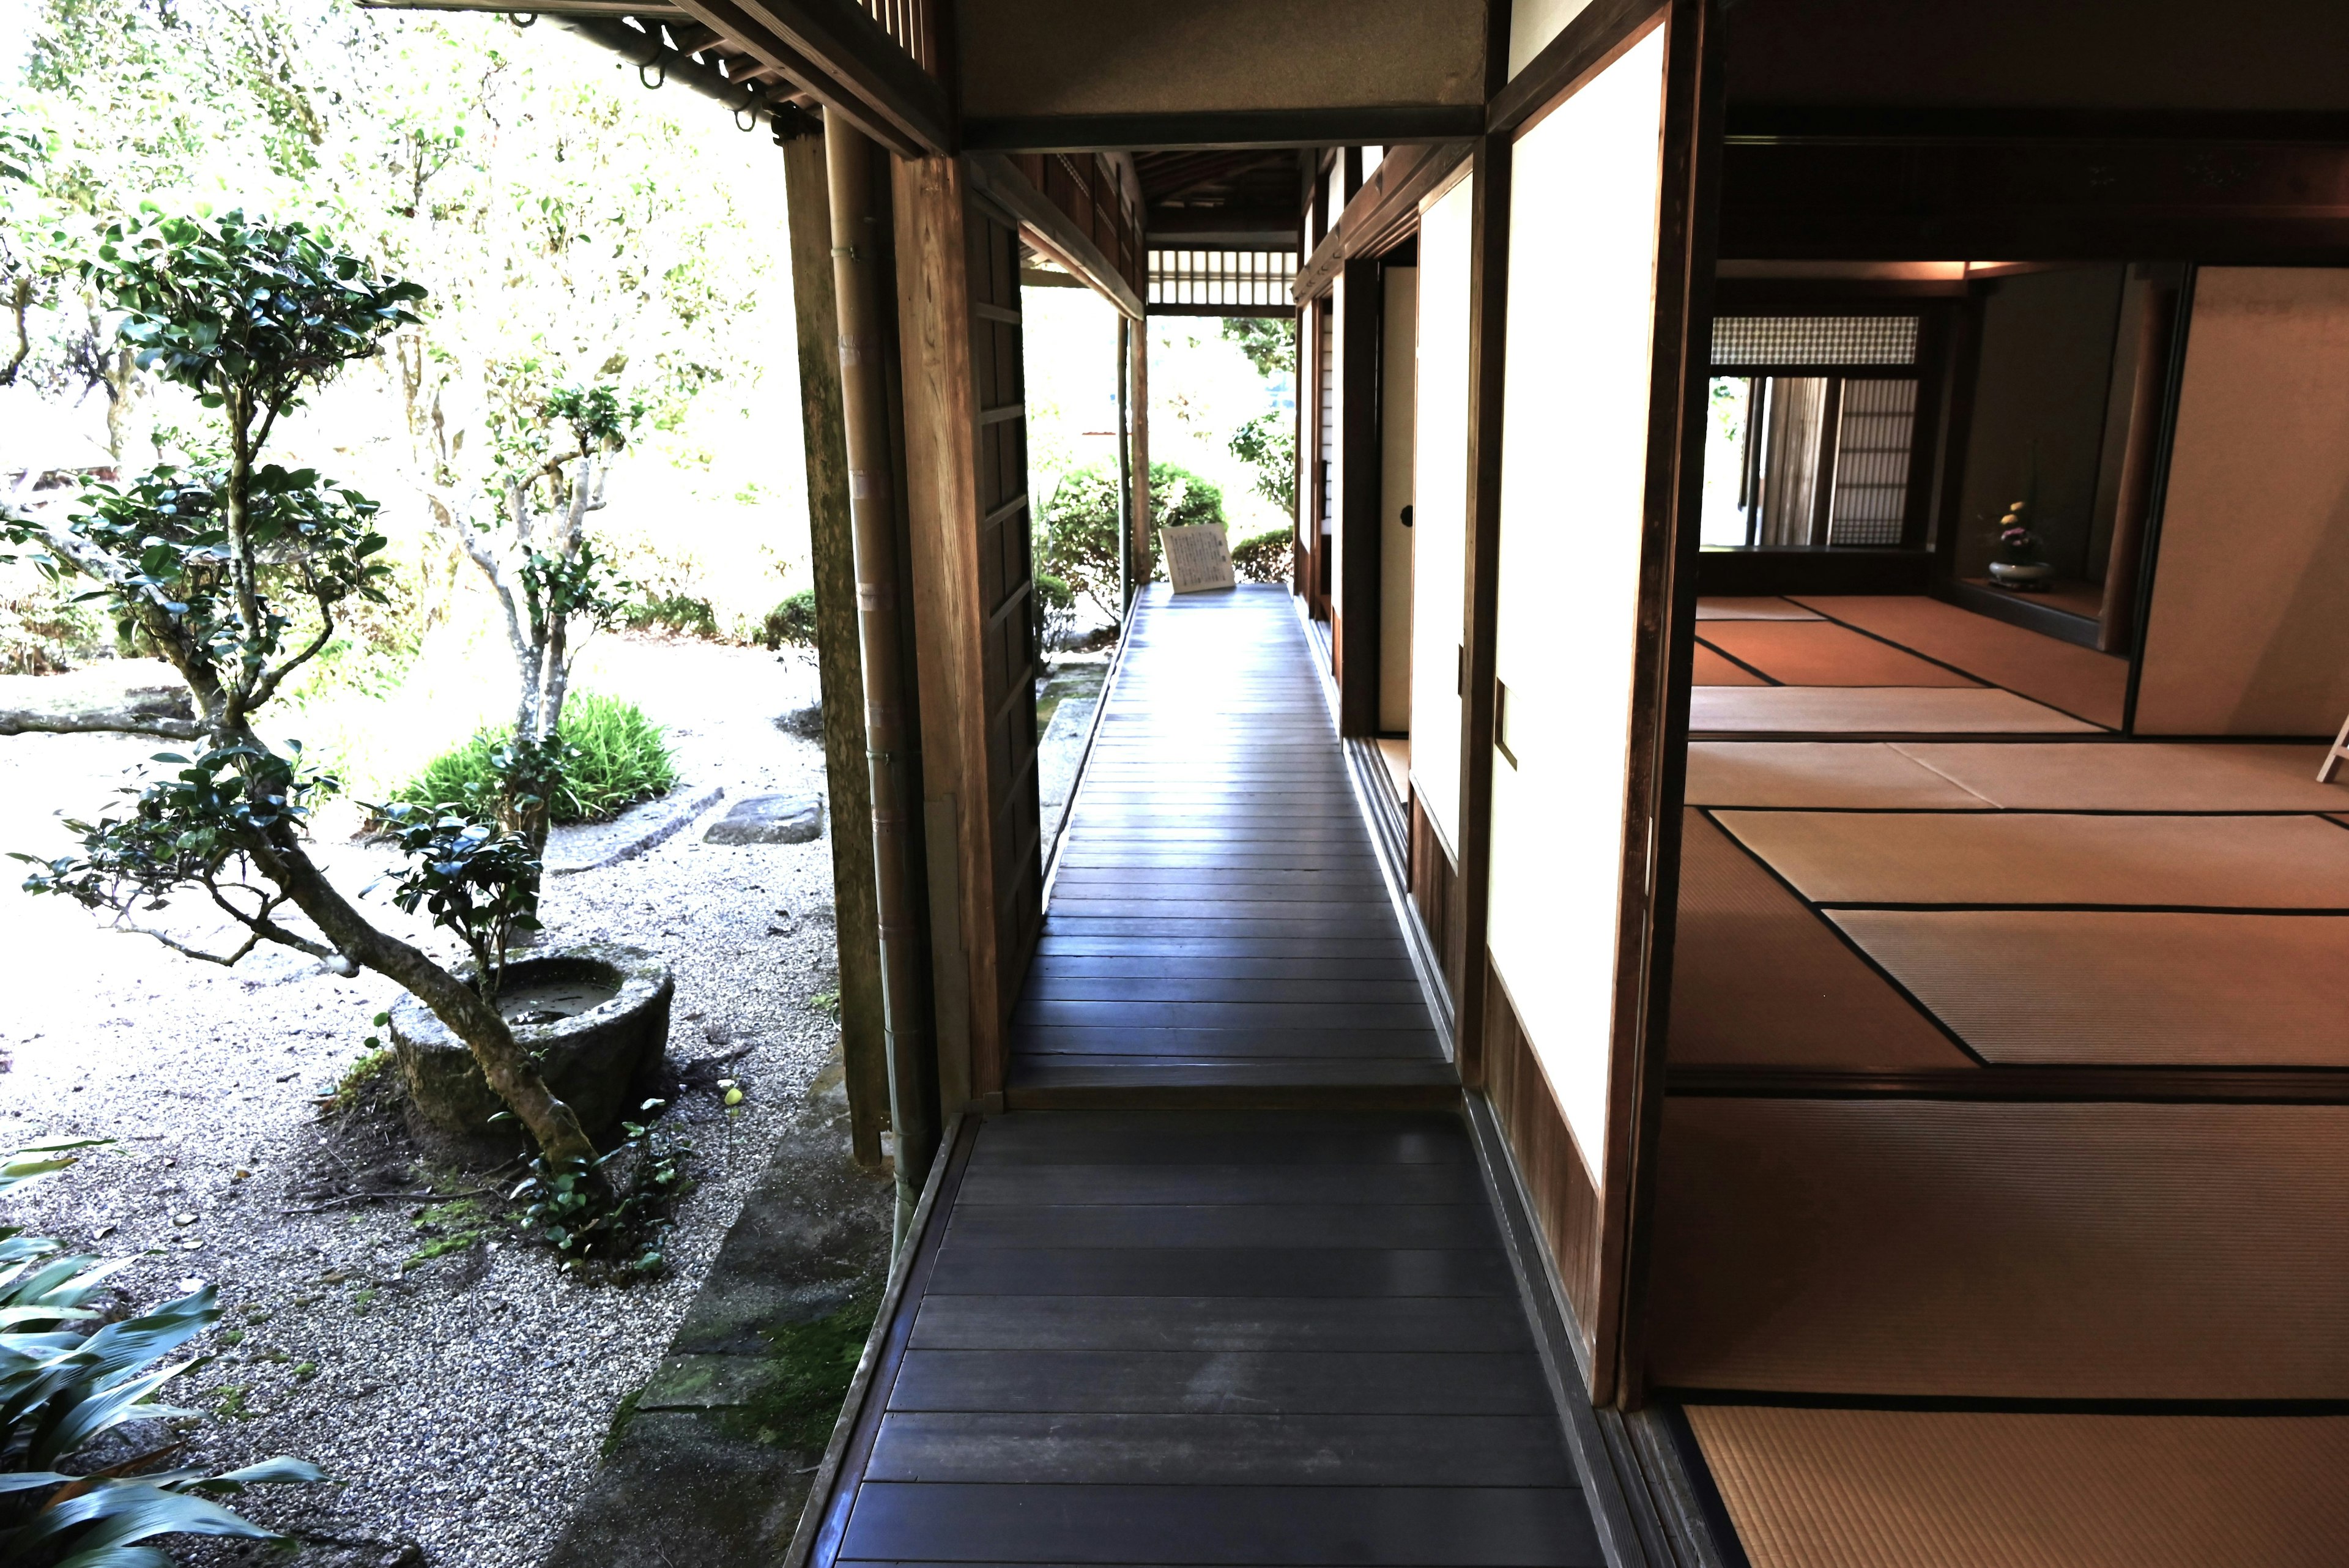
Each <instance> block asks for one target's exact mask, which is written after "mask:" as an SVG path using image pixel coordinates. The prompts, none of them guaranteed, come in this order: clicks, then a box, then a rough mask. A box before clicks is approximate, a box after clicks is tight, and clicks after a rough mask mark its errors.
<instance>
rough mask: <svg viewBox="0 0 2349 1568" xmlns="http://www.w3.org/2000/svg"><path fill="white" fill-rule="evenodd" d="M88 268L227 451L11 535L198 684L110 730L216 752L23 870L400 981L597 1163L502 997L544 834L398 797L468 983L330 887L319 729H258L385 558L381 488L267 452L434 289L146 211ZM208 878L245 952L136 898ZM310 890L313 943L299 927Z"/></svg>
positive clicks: (192, 887) (275, 226)
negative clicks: (77, 847) (317, 806)
mask: <svg viewBox="0 0 2349 1568" xmlns="http://www.w3.org/2000/svg"><path fill="white" fill-rule="evenodd" d="M87 272H88V277H89V280H90V281H91V282H92V283H94V284H95V285H96V286H98V289H99V290H100V292H101V293H103V294H104V295H105V296H107V297H108V298H109V299H110V300H111V301H112V302H113V304H114V305H115V306H116V307H117V308H119V310H120V311H121V312H122V321H121V326H120V332H121V336H122V337H123V339H124V340H125V341H127V342H129V343H130V344H131V345H133V346H134V347H135V348H136V350H137V352H138V356H139V358H140V362H141V364H142V365H143V366H144V367H146V368H147V369H150V370H152V371H153V372H154V373H156V374H158V375H160V377H162V378H163V379H166V380H169V381H172V382H175V383H177V384H179V385H181V386H183V387H186V388H189V389H191V390H193V391H194V392H195V393H196V394H197V396H198V398H199V399H200V400H201V401H202V404H203V405H204V406H205V407H206V408H208V409H211V410H214V411H216V412H217V414H218V415H219V417H220V421H221V423H222V426H223V427H224V429H223V431H222V434H223V436H224V441H223V447H224V450H225V452H226V454H227V455H226V458H225V460H224V462H222V463H221V464H220V465H219V466H217V467H216V468H206V469H202V470H201V471H197V470H191V471H181V470H176V469H172V468H168V467H166V468H158V469H156V470H155V471H153V472H150V473H148V474H146V475H145V476H143V477H141V478H139V479H136V480H133V481H131V482H129V483H126V484H121V485H117V486H109V485H98V486H94V487H93V488H92V489H91V491H90V492H88V493H87V494H86V495H85V497H84V504H83V509H82V510H81V511H79V512H78V514H74V515H72V516H71V517H69V518H68V519H67V520H66V521H65V522H62V523H57V524H45V523H35V522H31V521H27V520H24V519H15V518H11V519H6V520H5V521H4V522H0V528H5V533H6V535H7V537H8V539H9V540H10V542H11V543H13V544H15V545H38V546H39V547H40V549H41V551H42V561H43V565H44V567H45V569H47V570H48V571H51V572H53V573H55V574H57V575H58V576H77V577H79V578H81V579H84V580H86V581H87V582H88V584H90V585H91V591H92V593H93V595H94V596H95V597H99V598H102V599H103V600H105V601H106V602H107V604H108V605H109V607H111V608H112V610H113V611H114V613H115V615H116V616H117V617H118V618H119V620H120V621H122V622H123V623H125V624H126V626H127V627H128V628H130V629H132V630H135V631H136V632H137V633H138V634H139V635H140V636H141V637H142V638H143V639H146V640H147V641H149V642H150V643H151V644H152V646H153V647H154V648H155V649H157V650H158V651H160V654H161V655H162V657H163V658H164V659H167V660H169V661H170V662H171V666H172V667H173V668H174V669H175V670H178V671H179V673H180V675H181V677H182V678H183V679H184V680H186V682H187V685H188V690H189V693H190V695H191V700H192V713H193V716H192V718H190V719H150V720H138V719H134V718H131V717H129V716H125V717H124V719H123V721H122V722H120V723H119V725H117V726H114V727H118V728H121V729H124V730H127V731H129V732H137V733H146V734H156V735H161V736H163V737H165V738H168V739H172V740H178V741H188V742H197V743H198V744H199V745H200V746H201V747H202V750H201V751H200V753H198V754H197V755H195V756H194V757H192V758H191V757H186V756H181V755H176V754H171V753H165V754H164V755H162V756H160V757H159V758H158V759H157V760H158V761H159V762H165V763H174V764H177V765H178V768H179V771H178V772H177V773H176V774H172V775H171V776H170V777H168V778H164V779H160V780H158V781H156V782H153V783H150V784H148V785H147V786H146V787H145V788H144V789H143V790H142V791H140V792H138V793H137V798H136V803H135V806H134V808H133V809H132V810H131V811H129V813H128V814H127V815H121V816H119V817H118V816H109V817H107V818H104V819H102V820H100V821H98V822H97V823H95V824H87V823H77V824H75V825H74V826H75V827H76V829H77V831H78V832H79V833H80V834H81V836H82V848H81V852H80V853H79V854H78V855H73V856H67V857H63V858H60V859H57V860H53V861H48V862H37V861H36V862H35V864H36V867H37V868H36V871H35V872H34V874H33V875H32V876H31V877H28V878H27V879H26V884H25V885H26V888H27V889H28V890H30V891H33V892H36V893H52V894H59V895H63V896H65V897H68V898H74V899H76V900H78V901H79V902H80V903H82V904H84V905H87V906H88V907H90V908H92V909H102V910H108V911H111V912H112V913H113V914H114V916H115V917H116V919H117V920H118V922H119V923H121V924H124V925H126V926H128V927H129V928H130V929H145V930H147V932H148V934H150V935H152V936H155V937H157V938H159V939H160V940H163V941H165V942H166V943H167V944H168V945H170V946H171V947H172V948H174V949H175V950H178V951H181V952H182V953H186V954H188V955H189V956H190V957H193V958H199V959H204V960H207V961H212V962H218V963H234V962H235V961H237V960H239V959H241V958H243V956H244V955H245V954H246V953H248V952H251V951H252V950H254V948H255V947H257V946H258V945H259V944H261V943H263V942H274V943H277V944H279V945H282V946H285V947H288V948H292V949H294V950H296V951H300V952H304V953H308V954H310V955H312V956H314V957H316V958H318V959H320V960H322V961H326V963H327V964H329V965H330V966H331V967H333V968H335V969H336V970H337V971H340V972H343V973H345V974H354V973H357V971H359V970H361V969H367V970H372V971H375V972H377V973H378V974H382V975H385V976H387V977H388V978H389V979H391V980H393V981H397V982H398V983H399V984H400V985H402V986H404V987H406V988H407V989H408V990H409V992H412V993H414V994H415V995H416V997H417V998H418V999H419V1001H421V1002H423V1003H424V1004H425V1005H426V1006H427V1007H429V1009H430V1010H431V1011H432V1012H433V1013H434V1014H435V1015H436V1016H438V1017H439V1018H440V1021H441V1022H442V1023H445V1024H446V1025H447V1026H448V1027H449V1029H450V1032H451V1033H454V1034H455V1035H456V1036H457V1037H458V1038H460V1039H461V1040H462V1041H464V1043H465V1044H466V1045H467V1047H468V1048H469V1049H470V1050H471V1054H472V1055H473V1057H474V1059H475V1060H476V1061H477V1062H478V1063H479V1064H481V1071H482V1074H483V1075H484V1076H485V1077H486V1078H487V1079H488V1081H489V1083H490V1085H491V1086H492V1088H493V1089H494V1090H496V1092H497V1094H498V1096H499V1097H500V1098H501V1099H502V1100H503V1101H504V1102H505V1104H506V1106H508V1107H509V1108H510V1109H512V1112H513V1113H514V1115H515V1116H517V1117H518V1118H520V1120H521V1121H522V1122H523V1125H524V1126H525V1127H528V1128H529V1130H530V1132H531V1134H532V1136H533V1137H535V1138H536V1140H537V1141H538V1144H539V1147H540V1149H541V1151H542V1152H543V1156H544V1158H546V1159H547V1160H548V1161H550V1162H553V1163H554V1164H556V1165H568V1164H571V1163H573V1162H578V1163H579V1164H580V1165H581V1166H582V1167H583V1168H585V1167H586V1162H589V1161H591V1160H593V1159H594V1158H595V1148H594V1147H593V1145H592V1144H591V1143H590V1141H589V1140H588V1138H587V1136H586V1134H585V1131H584V1130H583V1128H582V1127H581V1126H580V1122H579V1118H578V1117H577V1116H576V1115H574V1113H573V1111H572V1109H571V1107H570V1106H567V1105H566V1104H564V1102H563V1101H562V1100H560V1099H558V1098H556V1097H555V1096H554V1094H553V1093H552V1092H551V1091H550V1090H549V1089H548V1088H547V1086H546V1083H545V1081H544V1079H543V1077H541V1075H540V1074H539V1072H538V1069H537V1067H536V1066H535V1065H534V1064H533V1063H532V1061H531V1059H530V1056H529V1054H527V1053H526V1052H525V1051H524V1050H523V1048H522V1047H521V1046H520V1045H519V1044H517V1043H516V1042H515V1040H514V1037H513V1033H512V1031H511V1030H510V1029H509V1028H508V1027H507V1025H506V1023H505V1021H504V1019H503V1018H502V1016H501V1015H500V1013H499V1012H498V1009H497V1007H496V1005H495V1001H494V998H495V987H496V961H497V960H498V958H500V957H502V944H503V940H504V938H505V936H506V934H507V933H508V932H510V931H511V930H512V929H516V928H517V927H520V928H523V929H527V928H528V927H530V926H532V925H533V924H534V923H535V921H534V912H535V909H536V904H537V897H538V879H539V874H540V866H539V861H538V859H537V857H536V855H535V853H534V852H533V850H532V847H531V846H530V845H529V844H528V842H527V841H526V840H524V839H523V838H520V837H517V836H514V835H513V834H512V833H510V832H504V831H501V830H500V829H499V827H498V826H496V825H495V824H492V823H487V822H483V821H481V820H478V819H476V818H474V817H471V816H470V815H467V814H466V813H465V812H463V811H461V810H452V809H449V808H442V809H440V810H438V811H434V812H431V813H429V814H423V815H417V814H413V813H408V812H403V811H401V810H400V808H394V811H395V813H396V814H398V815H399V820H400V826H401V830H402V831H401V843H402V847H403V848H404V849H406V850H407V851H408V852H409V855H410V857H411V859H412V866H411V869H410V870H409V874H408V876H407V877H406V879H405V880H404V881H403V882H402V883H401V884H400V885H399V887H398V889H397V890H396V892H395V895H394V897H395V899H396V900H397V901H398V902H399V903H400V904H401V905H402V906H403V907H405V908H408V909H415V908H416V907H417V906H418V905H419V903H423V904H428V905H429V909H430V912H431V915H432V917H433V919H435V920H436V922H437V923H439V924H440V925H442V926H444V927H446V928H447V929H450V930H452V931H454V932H456V933H457V934H458V935H459V936H460V939H462V940H465V941H466V942H467V945H468V946H469V947H470V948H471V950H472V951H473V953H474V956H475V958H476V960H477V961H478V963H479V966H480V967H479V970H478V972H477V974H476V976H475V981H474V983H473V984H468V983H466V981H463V980H461V979H460V978H459V977H458V976H457V975H456V974H454V973H452V972H451V971H449V970H448V969H445V968H443V967H442V966H441V965H440V964H439V963H437V962H435V961H433V960H432V959H431V958H430V957H429V956H428V955H427V954H425V953H424V952H423V951H421V950H419V949H418V948H416V947H414V946H412V945H411V944H409V943H408V942H405V941H402V940H399V939H398V938H396V937H394V936H392V935H390V934H389V933H388V932H386V931H383V930H381V929H378V927H377V926H376V925H375V924H374V923H373V922H372V921H370V920H369V919H367V916H365V915H364V914H362V913H361V912H360V911H359V909H357V907H356V906H355V905H354V904H353V903H352V902H351V901H350V900H349V899H348V898H345V897H344V896H343V895H342V894H341V893H340V892H338V891H337V890H336V888H334V887H333V886H331V885H330V884H329V882H328V881H327V879H326V876H325V875H324V873H323V872H322V871H321V870H320V868H319V867H318V865H317V863H316V861H315V860H314V859H313V858H312V857H311V855H310V853H309V850H308V848H307V847H306V845H305V830H304V829H305V821H306V819H307V816H308V815H309V811H310V808H311V803H312V802H313V801H314V800H316V798H317V797H318V796H319V795H320V794H322V793H324V792H326V791H327V790H330V789H331V788H332V787H333V784H332V781H331V780H328V779H326V778H324V777H322V776H321V775H320V774H318V773H316V770H314V769H312V768H309V767H307V766H306V765H305V763H303V761H302V758H301V754H300V751H299V749H298V747H295V746H293V745H290V744H289V745H288V746H287V747H286V748H285V750H283V751H280V750H278V749H276V748H274V747H273V746H272V745H271V744H269V742H266V741H265V740H264V739H263V738H262V735H261V733H260V732H259V731H258V729H257V728H256V716H257V715H258V714H259V712H260V711H261V710H262V709H264V707H265V706H266V705H267V704H268V703H269V701H271V699H272V698H274V696H275V695H276V694H277V692H278V691H279V690H280V689H281V688H282V687H283V686H284V684H285V680H286V679H287V678H288V677H289V676H291V675H292V674H293V673H294V672H295V670H298V669H300V668H301V667H302V666H303V665H305V663H307V662H308V661H309V660H311V659H314V658H316V656H317V655H318V653H319V652H320V651H321V650H322V649H325V648H326V646H327V643H328V641H329V640H330V639H332V637H333V636H334V632H335V627H336V613H337V608H338V607H340V606H342V605H344V604H345V603H346V602H347V601H349V600H351V599H353V598H355V597H377V596H378V595H379V594H380V593H381V592H382V589H381V587H380V580H381V578H382V577H383V576H384V573H385V568H384V567H383V566H382V565H381V564H380V563H379V562H378V560H377V559H376V557H377V555H378V552H379V551H380V550H381V549H382V548H383V545H384V541H383V537H382V535H379V534H378V533H377V532H376V530H375V526H374V516H375V512H376V507H375V504H374V503H372V502H370V501H368V500H367V498H366V497H364V496H362V495H360V494H358V493H357V492H355V491H352V490H349V489H347V488H346V487H344V486H341V485H338V484H336V483H332V482H330V481H326V480H323V479H321V478H320V477H319V476H318V475H317V474H316V473H315V472H310V471H308V470H298V471H289V470H286V469H284V468H281V467H278V466H276V465H274V464H265V463H264V462H261V453H262V452H263V451H264V448H265V447H266V446H267V443H268V440H269V436H270V433H271V431H272V429H273V428H274V426H275V424H276V422H277V421H278V420H279V419H280V418H281V417H283V416H284V415H285V413H286V412H287V410H291V409H293V408H295V407H296V406H297V405H298V403H299V402H300V400H301V398H302V396H303V394H304V393H305V391H306V390H308V389H312V388H315V387H317V386H320V385H322V384H324V383H325V382H326V381H327V380H328V379H331V378H332V377H333V376H334V375H335V374H336V371H338V370H340V369H342V368H343V367H344V366H346V365H347V364H349V363H351V362H352V361H354V360H357V359H361V358H367V357H368V356H370V355H372V354H374V353H375V352H376V351H377V348H378V344H379V343H380V342H381V340H382V339H383V337H385V335H387V334H388V333H389V332H391V331H392V330H394V329H395V328H396V327H399V326H401V325H403V324H407V323H410V322H413V321H414V320H415V319H416V317H415V316H414V314H413V313H412V311H411V309H410V306H414V305H415V304H416V303H417V302H418V301H419V299H421V298H422V297H423V292H424V291H423V290H422V289H421V288H420V287H419V286H416V285H414V284H412V283H405V282H398V281H395V280H392V279H388V278H386V277H383V276H380V275H378V273H377V272H376V270H375V269H374V268H373V267H372V266H370V265H368V264H367V262H366V261H365V260H363V259H362V258H360V257H359V256H357V255H354V254H350V253H349V252H347V251H345V250H342V249H340V248H339V247H337V246H336V244H335V243H334V242H333V241H332V240H330V239H329V238H327V237H326V235H323V234H317V233H315V232H313V231H312V230H310V229H308V228H306V227H305V226H304V225H303V224H301V223H275V222H271V221H268V220H265V219H261V218H249V217H247V216H246V215H245V214H244V213H238V212H232V213H226V214H223V215H222V216H220V217H217V218H212V217H165V216H160V215H157V214H155V213H151V212H150V213H144V214H142V215H141V216H140V217H139V218H137V219H135V220H131V221H129V222H126V223H118V224H115V225H114V226H112V227H111V228H109V230H108V231H107V232H106V234H105V235H104V237H103V239H102V241H101V242H100V243H99V244H98V248H97V252H96V254H95V256H94V258H93V259H92V260H91V261H89V262H88V264H87ZM297 628H298V629H297ZM77 727H86V726H77ZM20 858H29V857H20ZM188 892H196V893H200V894H202V896H204V897H205V898H208V899H209V900H210V902H211V904H212V906H213V907H214V908H215V909H217V910H218V911H219V912H220V913H221V914H222V915H224V916H226V917H227V918H228V919H230V920H232V921H233V922H234V923H235V925H236V926H239V927H242V928H243V931H244V932H245V940H243V943H242V945H240V946H238V947H236V948H235V949H234V950H233V951H230V952H227V953H216V952H212V951H209V950H202V949H200V948H198V947H196V946H194V945H193V944H191V943H188V942H183V941H181V940H178V939H176V938H172V937H171V936H168V935H166V934H165V933H163V932H160V931H156V930H152V929H149V928H147V927H143V926H140V924H139V922H138V920H137V918H136V917H137V915H138V914H139V912H140V911H144V910H151V909H157V908H159V907H160V906H161V905H162V904H163V902H164V900H165V899H166V898H170V897H171V896H174V895H178V894H181V893H188ZM289 905H290V906H292V908H293V909H295V910H297V911H299V912H300V914H302V915H303V916H305V917H306V918H307V919H308V921H309V923H310V925H311V926H312V927H314V928H315V929H316V932H317V936H316V937H312V936H309V935H306V934H305V933H304V932H302V931H300V930H298V929H293V928H290V927H288V926H287V925H285V924H284V923H282V921H281V920H280V919H279V918H278V916H279V913H280V911H282V910H283V909H285V907H286V906H289ZM320 939H323V940H320Z"/></svg>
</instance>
